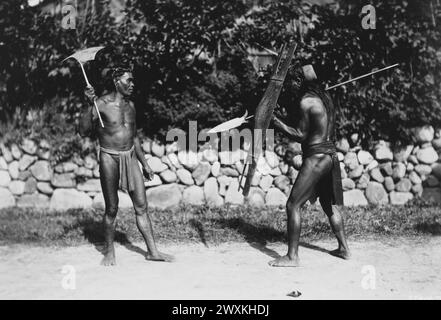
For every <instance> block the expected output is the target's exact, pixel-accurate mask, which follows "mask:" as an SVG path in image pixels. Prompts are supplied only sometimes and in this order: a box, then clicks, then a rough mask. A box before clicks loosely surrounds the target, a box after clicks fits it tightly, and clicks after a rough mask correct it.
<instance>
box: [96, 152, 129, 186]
mask: <svg viewBox="0 0 441 320" xmlns="http://www.w3.org/2000/svg"><path fill="white" fill-rule="evenodd" d="M100 151H101V152H104V153H107V154H110V155H112V156H118V157H119V188H120V189H121V190H124V191H126V192H127V191H128V192H130V191H133V190H135V178H134V172H133V166H132V160H133V159H135V146H132V147H131V148H130V149H129V150H127V151H117V150H112V149H107V148H104V147H100Z"/></svg>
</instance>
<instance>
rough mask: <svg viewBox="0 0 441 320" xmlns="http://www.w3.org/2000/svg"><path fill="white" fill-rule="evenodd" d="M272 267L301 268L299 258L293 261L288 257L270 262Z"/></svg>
mask: <svg viewBox="0 0 441 320" xmlns="http://www.w3.org/2000/svg"><path fill="white" fill-rule="evenodd" d="M268 264H269V265H270V266H271V267H298V266H300V260H299V257H295V258H293V259H291V258H290V257H288V256H283V257H280V258H278V259H276V260H273V261H270V262H268Z"/></svg>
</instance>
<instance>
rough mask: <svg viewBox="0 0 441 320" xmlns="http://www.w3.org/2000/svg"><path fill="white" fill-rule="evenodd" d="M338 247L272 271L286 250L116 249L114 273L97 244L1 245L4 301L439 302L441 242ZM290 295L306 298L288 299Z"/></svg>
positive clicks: (315, 247)
mask: <svg viewBox="0 0 441 320" xmlns="http://www.w3.org/2000/svg"><path fill="white" fill-rule="evenodd" d="M334 246H335V243H334V242H332V241H320V242H314V243H309V244H304V245H303V246H302V248H301V251H300V254H301V263H302V266H301V267H299V268H287V269H285V268H271V267H269V266H268V265H267V262H268V261H269V260H270V259H272V257H275V256H277V254H283V253H284V252H285V250H286V246H285V245H283V244H270V245H268V246H266V247H265V246H259V245H257V244H248V243H234V244H223V245H220V246H210V247H206V246H204V245H202V244H183V245H167V246H165V245H163V246H162V251H164V252H167V253H170V254H174V255H175V256H176V258H177V260H176V261H175V262H174V263H158V262H149V261H146V260H144V257H143V255H142V250H140V249H139V248H142V247H143V246H142V245H141V244H136V245H135V246H132V247H125V246H122V245H117V247H116V253H117V263H118V265H117V266H115V267H102V266H100V265H99V262H100V260H101V257H102V255H101V254H100V253H99V251H97V248H95V246H93V245H83V246H78V247H61V248H56V247H37V246H29V245H12V246H3V247H0V298H1V299H170V300H181V299H204V300H206V299H209V300H211V299H233V300H236V299H237V300H242V299H253V300H254V299H270V300H271V299H441V238H440V237H426V238H419V239H393V240H384V239H377V240H375V241H374V240H369V241H364V242H351V247H352V250H353V259H352V260H350V261H344V260H341V259H337V258H335V257H333V256H331V255H329V254H328V253H327V252H326V251H327V250H331V249H334ZM63 266H64V267H63ZM63 268H64V269H63ZM72 270H74V273H72V272H71V273H69V274H68V273H66V272H69V271H72ZM63 272H64V273H63ZM74 278H75V279H74ZM73 280H75V281H74V282H73ZM73 284H74V285H75V288H74V289H73ZM63 286H64V288H63ZM293 290H298V291H300V292H301V293H302V295H301V296H300V297H299V298H292V297H288V296H287V294H288V293H289V292H292V291H293Z"/></svg>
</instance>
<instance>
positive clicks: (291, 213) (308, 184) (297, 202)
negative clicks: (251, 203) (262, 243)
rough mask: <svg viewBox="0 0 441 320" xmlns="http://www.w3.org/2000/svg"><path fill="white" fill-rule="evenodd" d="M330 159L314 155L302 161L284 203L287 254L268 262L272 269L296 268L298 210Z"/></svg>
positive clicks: (313, 189)
mask: <svg viewBox="0 0 441 320" xmlns="http://www.w3.org/2000/svg"><path fill="white" fill-rule="evenodd" d="M330 164H331V159H330V157H329V156H326V155H314V156H312V157H309V158H307V159H305V160H304V162H303V165H302V167H301V169H300V172H299V175H298V176H297V179H296V181H295V183H294V186H293V187H292V190H291V194H290V196H289V199H288V201H287V203H286V213H287V216H288V221H287V225H288V253H287V255H286V256H283V257H281V258H278V259H276V260H273V261H270V262H269V265H270V266H272V267H297V266H298V265H299V255H298V251H299V240H300V232H301V217H300V209H301V207H302V206H303V205H304V204H305V203H306V201H307V200H309V199H310V198H311V197H312V196H313V195H314V193H315V186H316V184H317V183H318V182H319V181H320V179H321V177H322V176H323V175H324V173H326V172H328V171H329V167H330Z"/></svg>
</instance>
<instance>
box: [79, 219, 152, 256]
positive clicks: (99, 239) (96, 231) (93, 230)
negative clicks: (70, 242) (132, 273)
mask: <svg viewBox="0 0 441 320" xmlns="http://www.w3.org/2000/svg"><path fill="white" fill-rule="evenodd" d="M76 227H79V228H80V229H81V230H82V231H83V234H84V238H85V239H86V240H87V241H89V242H90V243H91V244H93V245H94V247H95V249H96V250H97V251H98V252H100V253H101V254H103V255H104V253H105V245H104V230H103V225H102V222H101V221H96V220H94V219H85V220H81V221H80V222H79V225H78V226H76ZM115 242H117V243H119V244H121V245H122V246H124V247H125V248H126V249H127V250H130V251H132V252H135V253H138V254H140V255H142V256H143V257H146V255H147V252H146V251H145V250H143V249H141V248H140V247H138V246H136V245H134V244H133V243H132V242H131V241H130V240H129V238H128V237H127V234H126V233H124V232H121V231H118V230H115Z"/></svg>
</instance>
